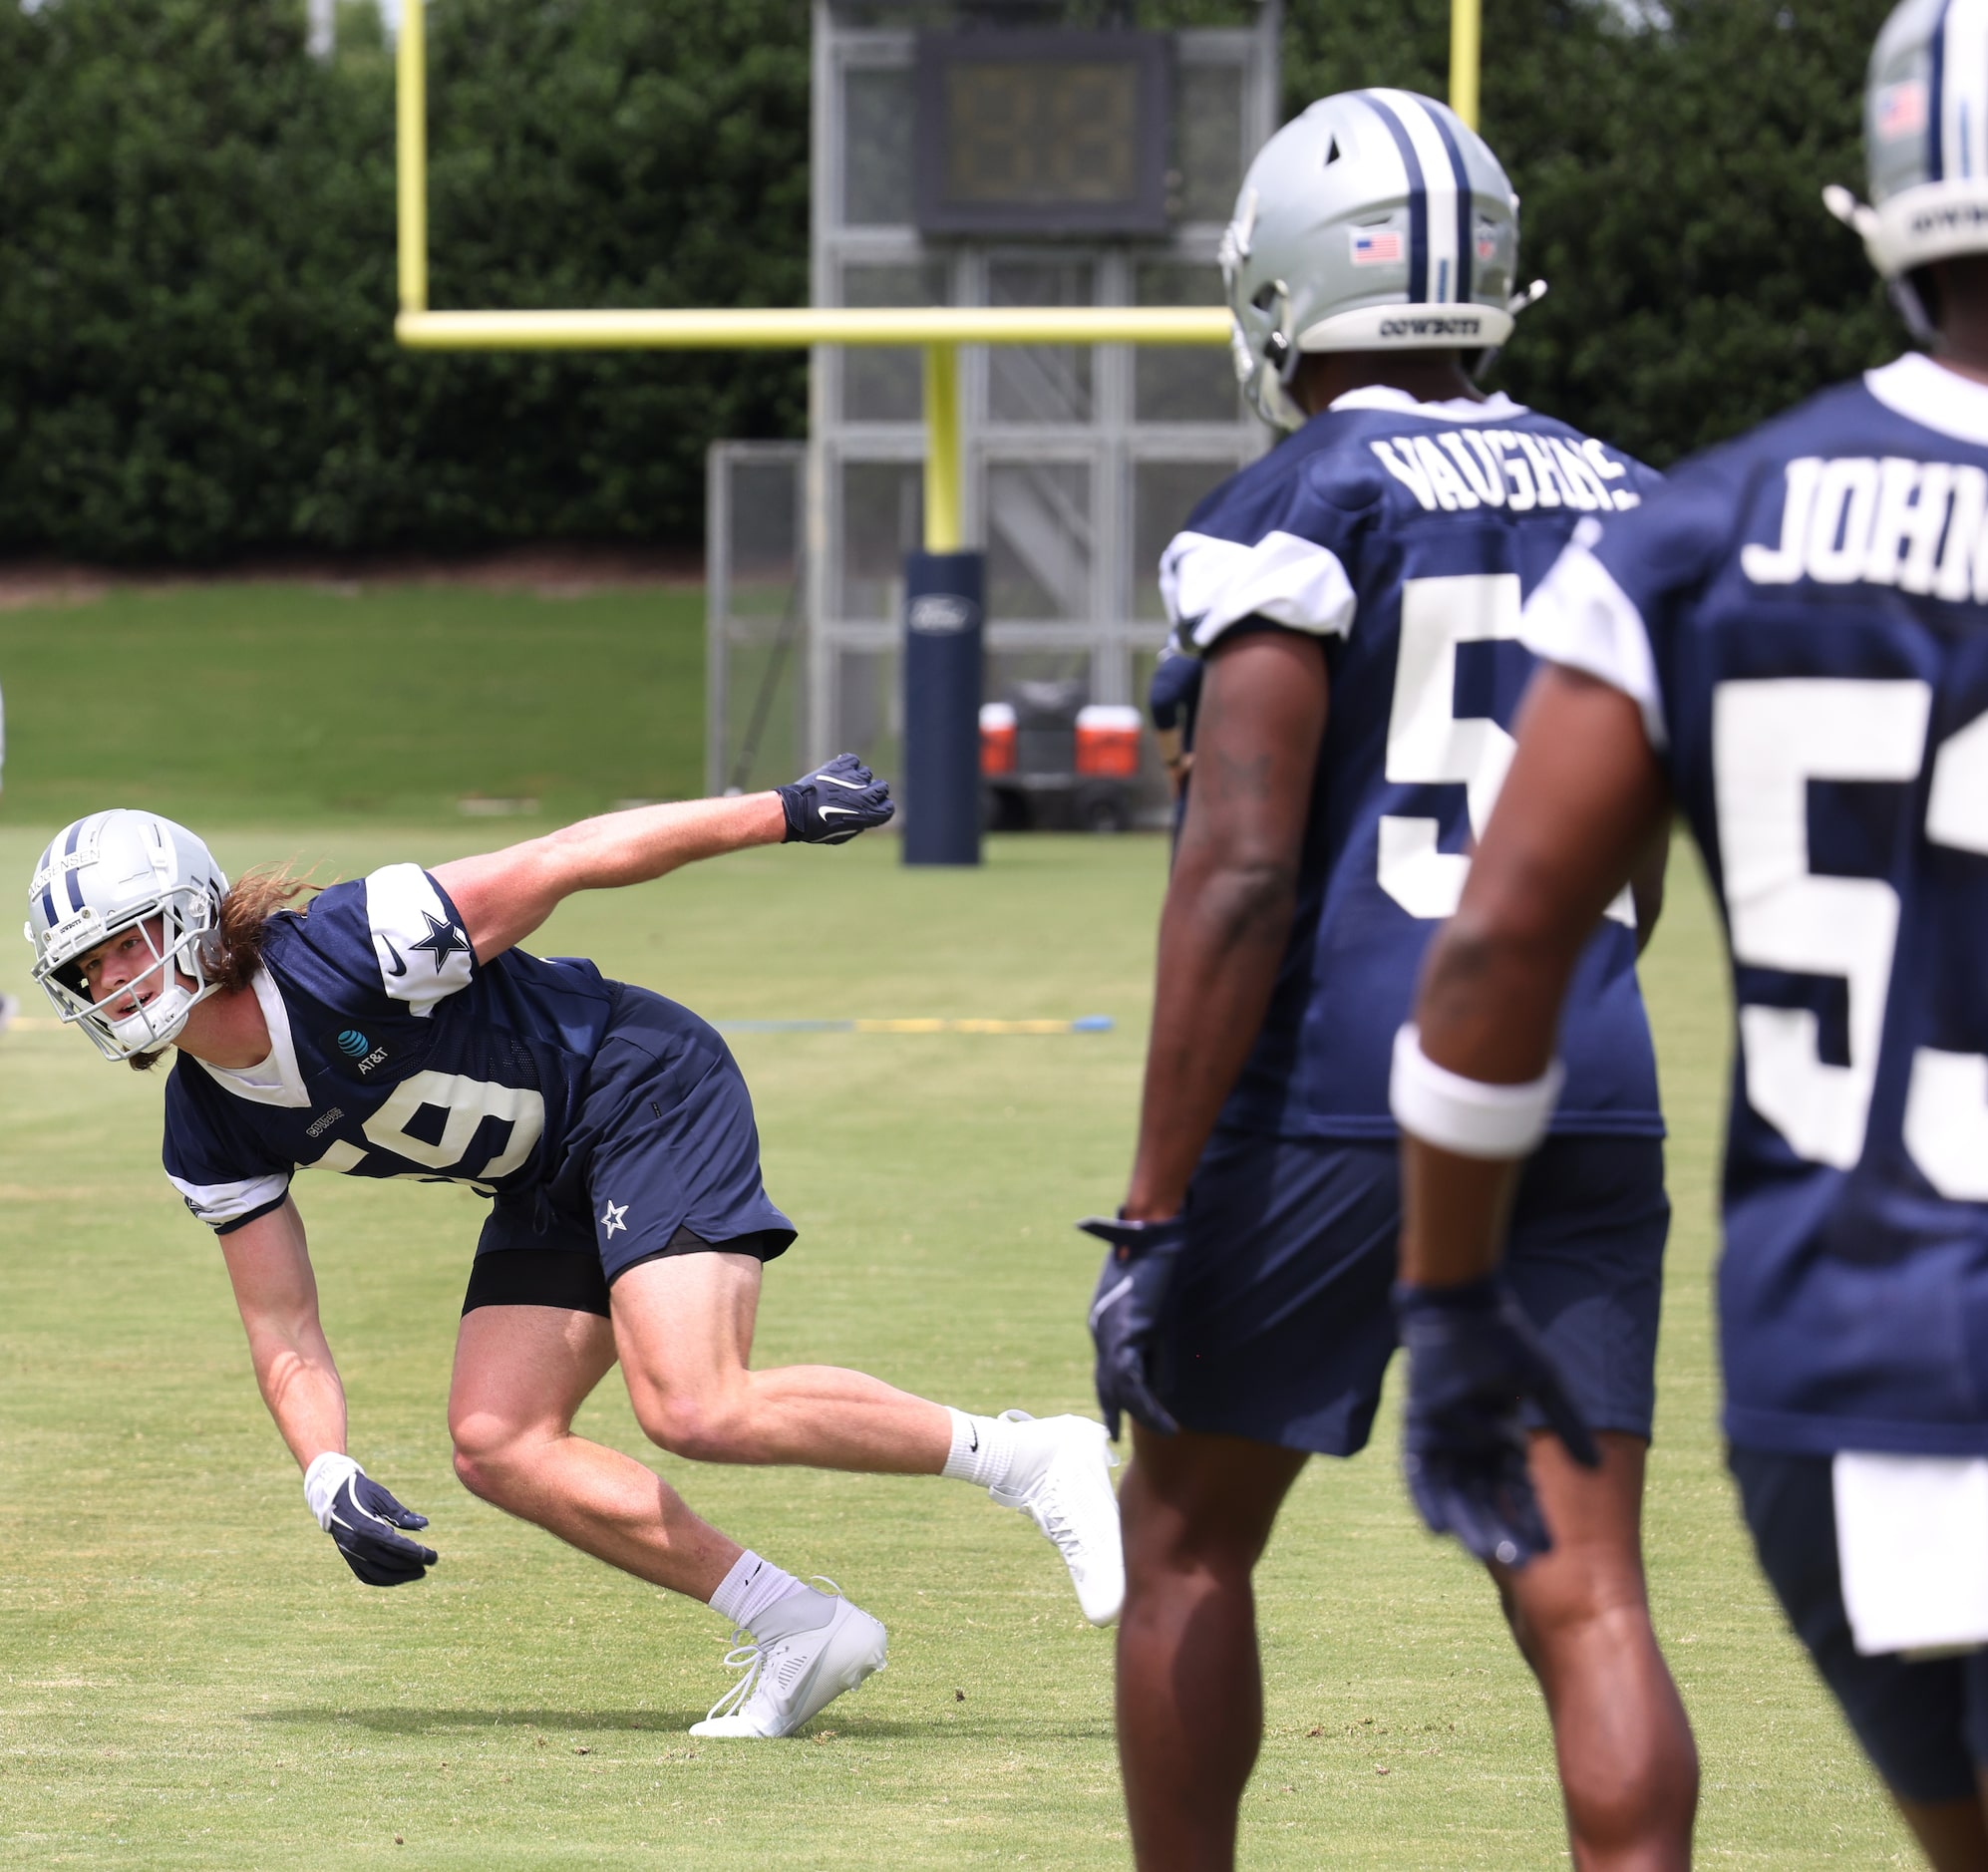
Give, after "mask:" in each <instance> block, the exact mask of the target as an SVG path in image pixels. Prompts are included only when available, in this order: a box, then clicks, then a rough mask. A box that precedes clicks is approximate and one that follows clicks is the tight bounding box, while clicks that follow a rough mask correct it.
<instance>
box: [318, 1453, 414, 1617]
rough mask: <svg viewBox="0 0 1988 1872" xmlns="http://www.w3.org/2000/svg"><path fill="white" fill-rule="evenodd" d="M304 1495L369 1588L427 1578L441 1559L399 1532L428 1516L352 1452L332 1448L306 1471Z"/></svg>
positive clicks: (412, 1527) (347, 1560)
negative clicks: (344, 1453) (379, 1479)
mask: <svg viewBox="0 0 1988 1872" xmlns="http://www.w3.org/2000/svg"><path fill="white" fill-rule="evenodd" d="M304 1499H305V1500H306V1501H307V1502H309V1503H310V1507H311V1513H312V1514H314V1515H316V1516H317V1524H318V1526H319V1527H321V1528H323V1529H324V1531H325V1532H326V1533H327V1534H329V1535H330V1536H331V1538H332V1542H333V1544H334V1545H335V1546H336V1547H337V1548H338V1551H339V1552H340V1553H341V1554H343V1555H344V1557H345V1564H346V1565H347V1566H349V1567H350V1568H351V1569H352V1570H353V1572H355V1573H356V1574H358V1576H359V1577H360V1578H361V1579H362V1580H364V1581H365V1582H366V1584H367V1585H368V1586H405V1585H407V1584H408V1582H409V1581H410V1580H419V1579H426V1578H427V1577H428V1569H429V1568H430V1567H432V1566H433V1565H435V1563H436V1561H437V1560H438V1559H439V1558H440V1557H441V1556H440V1555H439V1554H437V1553H436V1551H435V1549H434V1548H433V1547H424V1546H422V1545H421V1543H420V1542H419V1541H412V1540H409V1539H408V1537H407V1535H406V1534H404V1533H402V1532H401V1531H400V1530H401V1529H403V1528H409V1529H414V1528H424V1527H426V1526H427V1525H428V1517H427V1516H426V1515H425V1514H416V1513H414V1512H413V1511H412V1510H411V1509H408V1508H403V1507H402V1506H401V1504H400V1503H399V1502H397V1501H396V1500H395V1499H394V1498H393V1496H392V1495H390V1494H388V1492H387V1491H386V1490H385V1489H384V1488H382V1487H381V1486H380V1484H379V1483H378V1482H376V1481H374V1480H373V1478H372V1477H371V1476H370V1475H368V1474H367V1473H366V1471H365V1470H364V1469H362V1468H361V1467H360V1466H359V1465H358V1463H356V1462H354V1461H353V1460H352V1458H351V1457H350V1456H342V1455H336V1454H333V1453H332V1452H331V1451H329V1450H327V1451H326V1452H325V1453H324V1454H323V1455H321V1456H318V1457H317V1458H316V1459H315V1460H314V1461H313V1462H312V1463H311V1466H310V1467H309V1468H308V1469H306V1470H305V1471H304Z"/></svg>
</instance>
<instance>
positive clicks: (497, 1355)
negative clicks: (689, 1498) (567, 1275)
mask: <svg viewBox="0 0 1988 1872" xmlns="http://www.w3.org/2000/svg"><path fill="white" fill-rule="evenodd" d="M613 1364H614V1329H613V1328H612V1327H611V1326H610V1325H609V1324H608V1323H607V1321H605V1320H603V1319H601V1318H600V1317H599V1315H598V1314H593V1313H579V1312H569V1311H567V1310H565V1309H563V1308H558V1307H479V1308H477V1309H476V1310H475V1311H473V1312H470V1313H466V1314H465V1315H464V1316H463V1325H462V1330H461V1331H460V1332H459V1333H458V1335H457V1339H456V1372H455V1377H454V1379H453V1381H452V1383H451V1385H450V1390H449V1434H450V1436H451V1437H452V1438H453V1439H454V1441H455V1445H456V1473H457V1475H459V1476H460V1477H461V1478H462V1481H463V1485H464V1486H465V1487H466V1488H468V1489H469V1490H470V1492H471V1493H472V1494H474V1495H480V1496H482V1497H483V1499H484V1500H486V1501H488V1502H491V1503H492V1504H493V1505H495V1506H497V1507H499V1508H501V1509H503V1510H504V1512H505V1513H507V1514H514V1515H516V1516H517V1517H518V1518H519V1519H520V1520H524V1521H530V1522H532V1523H533V1524H534V1525H536V1526H538V1527H542V1528H544V1529H545V1531H546V1532H547V1533H549V1534H556V1535H557V1536H558V1537H559V1538H560V1539H561V1540H563V1541H565V1542H567V1543H568V1544H569V1545H571V1546H574V1547H577V1548H579V1549H580V1551H581V1552H582V1553H589V1554H592V1555H593V1557H594V1558H595V1559H596V1560H604V1561H606V1562H607V1564H608V1565H609V1566H613V1567H619V1568H620V1569H621V1570H622V1572H624V1573H632V1574H634V1575H635V1576H636V1578H637V1579H644V1580H648V1581H649V1582H650V1583H651V1584H652V1585H656V1586H664V1587H668V1588H669V1589H670V1591H672V1592H678V1593H684V1594H686V1595H688V1596H689V1597H691V1598H693V1599H699V1600H705V1601H708V1600H709V1599H710V1598H711V1595H712V1594H713V1593H715V1592H716V1591H717V1590H718V1586H719V1583H720V1582H721V1581H722V1580H723V1579H724V1578H725V1575H726V1574H727V1573H728V1572H730V1571H731V1569H732V1566H733V1563H734V1562H735V1561H737V1559H738V1558H739V1554H740V1552H741V1549H740V1547H739V1544H738V1542H737V1541H734V1540H729V1539H727V1538H726V1536H725V1535H723V1534H721V1533H720V1532H719V1531H718V1530H717V1529H716V1528H714V1527H712V1526H710V1525H709V1524H708V1523H707V1522H704V1521H701V1520H699V1519H698V1517H697V1516H696V1515H695V1514H693V1513H692V1512H691V1511H690V1509H689V1507H688V1506H687V1505H686V1504H685V1502H684V1499H683V1497H682V1496H681V1495H679V1494H678V1493H677V1492H676V1490H675V1489H673V1488H672V1487H671V1486H670V1485H669V1484H668V1483H667V1482H665V1481H664V1480H663V1479H662V1478H661V1477H660V1476H658V1475H655V1474H653V1473H651V1472H650V1471H649V1470H648V1469H645V1468H644V1467H643V1466H642V1465H641V1463H639V1462H636V1461H634V1460H633V1459H632V1458H630V1457H628V1456H624V1455H622V1454H621V1453H620V1452H619V1451H618V1450H613V1449H608V1448H604V1447H603V1446H602V1445H601V1444H599V1443H594V1442H589V1441H587V1439H586V1438H585V1437H583V1436H575V1435H574V1434H573V1431H572V1424H573V1417H574V1415H575V1414H576V1413H577V1411H578V1410H579V1407H580V1405H581V1404H584V1403H585V1402H586V1400H587V1398H588V1396H589V1395H590V1394H591V1393H592V1391H593V1389H594V1387H595V1386H596V1385H598V1384H599V1383H600V1381H601V1379H602V1378H603V1377H605V1376H606V1374H607V1372H608V1370H609V1368H610V1367H612V1365H613Z"/></svg>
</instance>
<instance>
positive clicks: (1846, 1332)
mask: <svg viewBox="0 0 1988 1872" xmlns="http://www.w3.org/2000/svg"><path fill="white" fill-rule="evenodd" d="M1984 603H1988V388H1983V387H1982V386H1980V385H1977V384H1974V383H1971V382H1969V381H1968V380H1966V379H1964V378H1961V377H1958V376H1956V375H1954V374H1953V373H1951V372H1948V371H1945V370H1943V369H1941V368H1940V367H1939V366H1938V365H1936V364H1934V363H1932V362H1931V361H1930V360H1928V359H1925V358H1921V357H1908V358H1905V359H1902V360H1900V361H1899V362H1898V363H1896V364H1892V365H1888V366H1886V367H1885V368H1884V369H1883V370H1880V371H1874V372H1872V373H1871V374H1870V375H1869V376H1868V377H1867V378H1865V379H1863V380H1861V381H1860V382H1857V383H1852V384H1846V385H1843V386H1841V387H1839V388H1837V389H1835V390H1831V391H1827V392H1825V393H1824V394H1823V395H1822V396H1820V397H1818V398H1817V399H1815V400H1814V401H1813V402H1811V403H1808V404H1806V405H1804V406H1803V407H1801V408H1800V409H1798V410H1796V411H1794V412H1792V413H1791V414H1789V415H1787V416H1785V417H1782V418H1781V419H1780V420H1778V421H1776V422H1774V423H1770V424H1769V425H1767V426H1766V427H1765V428H1763V429H1761V430H1758V431H1756V432H1755V433H1754V434H1753V435H1751V436H1748V437H1746V438H1744V439H1743V440H1741V441H1740V442H1737V443H1735V444H1733V445H1731V446H1730V447H1727V448H1724V449H1721V450H1719V451H1718V452H1717V453H1715V454H1713V455H1710V456H1708V457H1706V458H1705V459H1704V460H1703V461H1701V462H1699V463H1697V464H1695V465H1693V466H1691V467H1689V468H1686V469H1685V470H1684V471H1682V472H1681V473H1680V474H1679V475H1678V476H1677V478H1676V479H1675V480H1674V481H1672V482H1671V483H1670V484H1669V485H1668V486H1667V487H1666V488H1665V489H1664V490H1663V491H1662V492H1661V493H1659V494H1658V495H1657V496H1655V497H1654V498H1653V499H1652V500H1651V501H1650V502H1649V503H1648V504H1647V505H1646V506H1645V507H1644V508H1643V509H1642V511H1641V512H1639V513H1635V514H1631V515H1627V516H1624V517H1620V518H1615V519H1611V520H1610V521H1609V522H1608V523H1607V525H1606V526H1604V527H1598V528H1596V529H1595V531H1594V533H1593V534H1592V535H1583V536H1582V537H1581V538H1580V539H1579V540H1578V541H1577V542H1576V544H1575V545H1574V546H1573V547H1572V548H1571V549H1570V550H1569V552H1568V554H1567V556H1566V558H1565V559H1564V560H1563V561H1562V562H1561V564H1560V565H1559V566H1558V567H1557V568H1556V569H1555V571H1554V573H1553V575H1552V577H1551V579H1550V580H1549V581H1548V582H1547V584H1546V585H1545V586H1544V587H1543V588H1542V590H1541V591H1540V593H1539V594H1538V596H1537V598H1536V599H1535V601H1534V603H1533V605H1532V607H1531V609H1530V610H1529V611H1528V613H1527V617H1526V636H1527V641H1528V642H1529V643H1530V644H1531V645H1532V647H1533V648H1534V649H1535V650H1537V651H1538V652H1539V653H1540V654H1541V655H1544V656H1548V657H1551V658H1554V659H1555V660H1557V661H1560V662H1563V663H1567V664H1571V665H1573V666H1575V667H1578V668H1583V669H1586V670H1589V671H1591V672H1592V673H1594V674H1596V675H1598V676H1600V677H1602V678H1603V679H1604V680H1605V681H1608V682H1610V683H1613V684H1614V685H1616V686H1617V687H1618V688H1620V689H1622V690H1623V691H1624V692H1625V693H1626V694H1628V695H1630V696H1632V697H1634V698H1635V700H1636V701H1637V702H1638V703H1639V704H1640V705H1641V707H1642V710H1643V716H1644V721H1645V724H1646V727H1647V731H1648V734H1649V737H1650V741H1651V745H1652V746H1653V747H1655V748H1657V749H1658V750H1660V752H1661V755H1662V759H1663V761H1664V762H1665V764H1666V766H1667V768H1668V770H1669V774H1670V779H1671V784H1672V787H1673V789H1674V791H1675V794H1676V797H1677V800H1678V802H1679V804H1680V806H1681V807H1682V808H1683V810H1684V812H1685V813H1686V814H1687V816H1688V817H1689V819H1690V822H1691V826H1692V830H1693V832H1694V833H1695V835H1696V837H1697V840H1698V844H1699V846H1700V848H1701V850H1702V851H1703V852H1704V854H1705V859H1706V863H1707V865H1708V867H1709V869H1710V872H1711V876H1712V881H1713V884H1714V887H1715V888H1716V890H1717V892H1718V894H1719V900H1720V903H1721V905H1722V906H1723V912H1724V916H1725V921H1726V932H1727V938H1728V942H1729V945H1730V949H1731V953H1732V962H1733V973H1734V984H1735V997H1736V1001H1737V1004H1738V1024H1739V1043H1740V1044H1739V1049H1738V1058H1737V1061H1736V1067H1735V1081H1734V1088H1733V1096H1732V1114H1731V1119H1730V1128H1729V1132H1728V1138H1727V1157H1726V1173H1725V1198H1724V1200H1725V1216H1726V1253H1725V1258H1724V1261H1723V1264H1722V1266H1721V1270H1720V1277H1719V1286H1720V1306H1721V1316H1722V1325H1721V1331H1722V1334H1723V1339H1724V1350H1725V1366H1726V1383H1727V1407H1726V1421H1727V1427H1728V1430H1729V1433H1730V1434H1731V1435H1732V1436H1733V1438H1734V1439H1735V1441H1737V1442H1740V1443H1744V1444H1750V1445H1753V1446H1756V1447H1760V1448H1764V1449H1771V1450H1784V1451H1812V1452H1823V1451H1831V1450H1837V1449H1845V1448H1849V1449H1869V1450H1875V1451H1896V1452H1903V1453H1908V1454H1909V1453H1920V1454H1928V1455H1936V1454H1951V1455H1962V1454H1982V1453H1988V969H1984V962H1983V953H1984V946H1988V610H1984V608H1983V606H1984Z"/></svg>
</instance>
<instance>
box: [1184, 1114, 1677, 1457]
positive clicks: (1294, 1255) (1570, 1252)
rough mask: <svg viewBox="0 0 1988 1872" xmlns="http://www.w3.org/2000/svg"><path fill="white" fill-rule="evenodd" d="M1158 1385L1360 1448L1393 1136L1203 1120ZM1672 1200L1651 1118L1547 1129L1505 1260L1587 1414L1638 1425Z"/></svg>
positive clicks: (1283, 1429)
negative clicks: (1208, 1126)
mask: <svg viewBox="0 0 1988 1872" xmlns="http://www.w3.org/2000/svg"><path fill="white" fill-rule="evenodd" d="M1187 1213H1188V1218H1189V1224H1188V1226H1189V1236H1188V1244H1187V1251H1186V1254H1187V1258H1186V1263H1185V1266H1184V1268H1183V1270H1182V1274H1181V1278H1180V1281H1179V1284H1178V1286H1177V1287H1176V1289H1175V1291H1174V1294H1173V1297H1172V1300H1171V1302H1170V1303H1169V1307H1168V1314H1167V1321H1166V1326H1165V1330H1164V1332H1163V1335H1162V1341H1163V1343H1162V1345H1161V1349H1160V1397H1161V1399H1162V1400H1163V1402H1164V1403H1165V1404H1166V1405H1167V1407H1168V1408H1169V1409H1171V1410H1172V1411H1173V1413H1174V1415H1175V1416H1177V1417H1178V1418H1179V1420H1180V1421H1181V1422H1182V1423H1183V1424H1185V1425H1186V1426H1187V1427H1188V1428H1189V1429H1194V1430H1203V1431H1208V1432H1211V1433H1216V1434H1221V1435H1227V1436H1246V1437H1248V1438H1250V1439H1251V1440H1252V1441H1255V1442H1262V1443H1276V1444H1280V1445H1282V1446H1283V1447H1284V1448H1287V1449H1306V1450H1312V1451H1315V1452H1316V1453H1318V1454H1320V1455H1327V1456H1350V1455H1352V1454H1353V1453H1354V1452H1355V1451H1356V1450H1359V1449H1363V1448H1365V1447H1366V1443H1367V1438H1368V1436H1369V1434H1370V1433H1371V1432H1372V1429H1373V1425H1374V1410H1375V1407H1376V1406H1377V1405H1378V1404H1379V1403H1380V1399H1381V1380H1382V1378H1383V1377H1384V1375H1385V1374H1386V1372H1387V1369H1388V1361H1389V1360H1390V1359H1391V1358H1392V1357H1393V1356H1394V1350H1395V1323H1394V1313H1393V1310H1392V1308H1391V1307H1390V1305H1389V1300H1388V1290H1389V1288H1390V1287H1391V1286H1392V1285H1393V1282H1394V1278H1395V1267H1396V1254H1397V1249H1398V1245H1399V1240H1400V1234H1401V1168H1400V1157H1399V1151H1398V1148H1397V1146H1396V1145H1395V1144H1394V1143H1393V1142H1391V1141H1389V1142H1382V1141H1379V1140H1376V1141H1374V1142H1371V1143H1369V1142H1365V1141H1347V1140H1341V1139H1336V1138H1307V1137H1298V1138H1289V1137H1285V1138H1279V1137H1263V1136H1258V1135H1255V1134H1253V1133H1245V1132H1239V1131H1218V1132H1217V1133H1216V1134H1215V1136H1214V1137H1213V1138H1212V1139H1211V1140H1210V1142H1209V1144H1208V1147H1207V1149H1206V1150H1205V1151H1204V1152H1203V1153H1202V1156H1201V1161H1200V1163H1199V1165H1198V1166H1197V1167H1196V1169H1195V1171H1194V1179H1193V1182H1192V1184H1191V1185H1190V1187H1189V1194H1188V1211H1187ZM1669 1232H1670V1203H1669V1200H1668V1199H1667V1198H1666V1196H1665V1194H1664V1147H1663V1142H1662V1140H1661V1139H1659V1138H1655V1137H1549V1138H1548V1139H1547V1140H1546V1142H1545V1144H1544V1145H1543V1146H1542V1147H1541V1148H1540V1150H1539V1152H1538V1154H1537V1155H1536V1156H1534V1157H1533V1158H1532V1160H1531V1162H1530V1163H1529V1164H1528V1165H1527V1166H1526V1168H1525V1172H1524V1174H1523V1176H1522V1178H1521V1180H1520V1182H1519V1186H1518V1195H1517V1200H1516V1202H1515V1204H1514V1206H1513V1210H1512V1217H1511V1234H1510V1246H1509V1249H1508V1252H1507V1255H1506V1262H1505V1267H1506V1272H1507V1274H1508V1275H1509V1277H1510V1280H1511V1284H1512V1286H1513V1288H1514V1289H1515V1290H1516V1292H1517V1295H1518V1299H1519V1303H1520V1304H1521V1305H1522V1306H1523V1307H1524V1308H1525V1311H1526V1312H1527V1314H1528V1315H1530V1317H1531V1319H1532V1321H1533V1324H1534V1325H1536V1326H1537V1327H1538V1328H1539V1330H1540V1331H1541V1333H1543V1334H1544V1335H1545V1338H1546V1343H1547V1345H1548V1346H1549V1347H1550V1348H1551V1349H1552V1352H1553V1356H1554V1358H1555V1359H1556V1360H1557V1361H1558V1362H1559V1366H1560V1370H1561V1371H1562V1373H1563V1374H1564V1375H1565V1377H1566V1380H1567V1384H1568V1387H1569V1388H1570V1390H1571V1391H1572V1393H1573V1396H1574V1400H1575V1402H1576V1403H1577V1404H1579V1405H1580V1407H1581V1411H1582V1413H1583V1414H1584V1415H1585V1416H1586V1418H1587V1420H1588V1422H1589V1424H1591V1425H1592V1426H1593V1427H1594V1428H1596V1429H1602V1430H1623V1431H1627V1432H1628V1433H1629V1434H1631V1435H1634V1436H1645V1437H1646V1436H1648V1435H1649V1433H1650V1417H1651V1412H1652V1409H1653V1407H1654V1405H1655V1402H1656V1379H1655V1371H1656V1358H1657V1312H1658V1306H1659V1303H1660V1301H1661V1298H1662V1292H1663V1259H1664V1242H1665V1239H1666V1237H1667V1236H1668V1234H1669Z"/></svg>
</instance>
